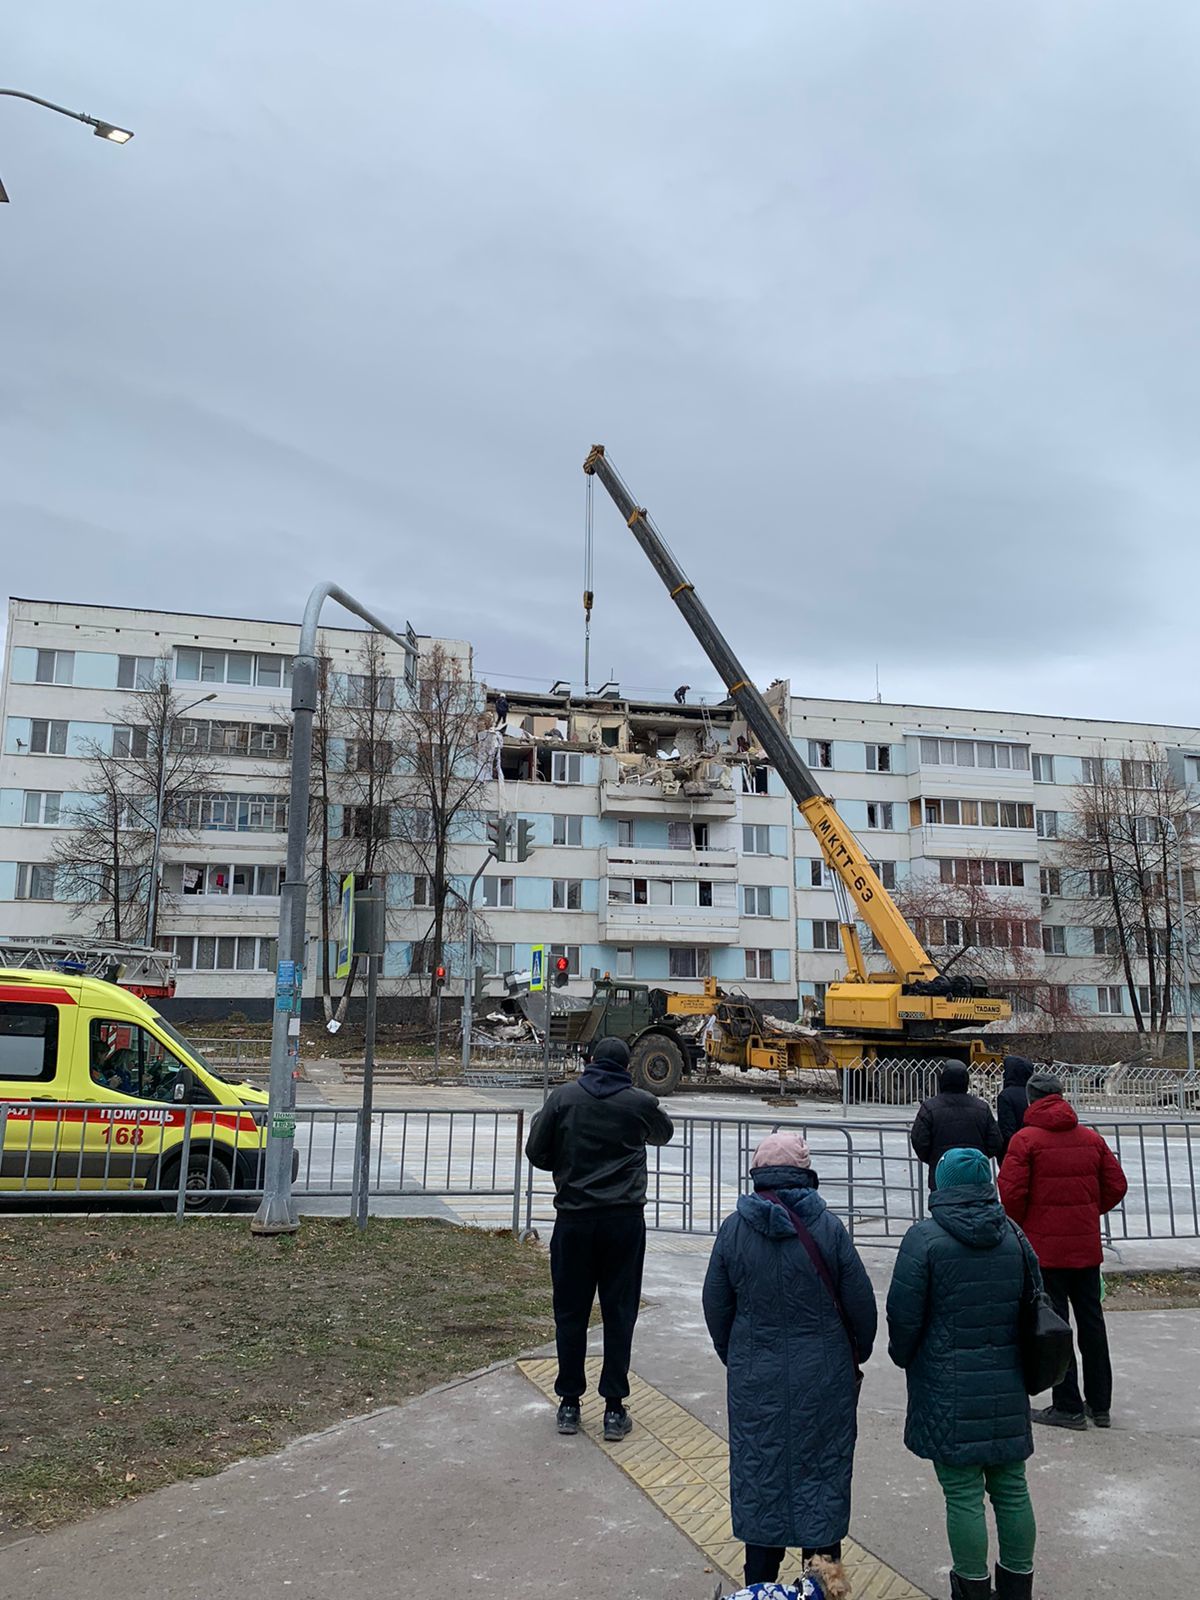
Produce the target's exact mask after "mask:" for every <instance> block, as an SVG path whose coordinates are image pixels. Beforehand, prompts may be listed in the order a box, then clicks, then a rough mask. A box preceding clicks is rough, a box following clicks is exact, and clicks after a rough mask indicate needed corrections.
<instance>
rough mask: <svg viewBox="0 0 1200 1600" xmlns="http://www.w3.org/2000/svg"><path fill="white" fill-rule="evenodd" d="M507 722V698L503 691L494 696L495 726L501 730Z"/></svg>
mask: <svg viewBox="0 0 1200 1600" xmlns="http://www.w3.org/2000/svg"><path fill="white" fill-rule="evenodd" d="M507 721H508V696H507V695H506V694H505V693H504V691H503V689H502V690H501V691H500V693H499V694H498V695H497V696H496V726H497V727H498V728H502V727H503V726H504V724H505V723H506V722H507Z"/></svg>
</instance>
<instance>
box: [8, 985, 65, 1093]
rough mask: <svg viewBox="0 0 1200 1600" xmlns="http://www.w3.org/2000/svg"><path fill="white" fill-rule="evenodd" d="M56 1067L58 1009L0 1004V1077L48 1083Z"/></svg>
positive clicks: (21, 1002) (16, 1002) (19, 1003)
mask: <svg viewBox="0 0 1200 1600" xmlns="http://www.w3.org/2000/svg"><path fill="white" fill-rule="evenodd" d="M57 1066H58V1007H57V1006H39V1005H35V1004H33V1003H32V1002H30V1001H25V1000H4V1001H0V1078H4V1079H9V1080H14V1081H15V1080H20V1081H22V1082H25V1083H49V1081H50V1080H51V1079H52V1078H53V1077H54V1074H55V1070H56V1069H57Z"/></svg>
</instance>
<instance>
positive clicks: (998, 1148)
mask: <svg viewBox="0 0 1200 1600" xmlns="http://www.w3.org/2000/svg"><path fill="white" fill-rule="evenodd" d="M970 1085H971V1076H970V1073H969V1072H968V1071H967V1066H966V1062H964V1061H947V1063H946V1065H945V1066H944V1067H943V1068H942V1070H941V1073H940V1074H939V1077H938V1092H937V1094H935V1095H931V1096H930V1098H929V1099H928V1100H925V1101H922V1103H921V1109H920V1110H919V1111H918V1112H917V1117H916V1121H915V1122H914V1123H913V1125H912V1133H911V1135H910V1139H911V1142H912V1147H913V1151H914V1153H915V1154H916V1156H917V1159H918V1160H919V1161H924V1162H925V1164H926V1165H927V1166H928V1168H929V1187H930V1188H931V1189H934V1188H936V1187H937V1185H936V1184H935V1182H934V1173H935V1172H936V1171H937V1164H938V1162H939V1161H940V1160H941V1159H942V1157H943V1156H944V1155H945V1154H946V1151H947V1150H980V1151H982V1152H983V1154H984V1155H985V1156H995V1157H996V1158H997V1160H998V1159H999V1157H1000V1155H1001V1153H1002V1151H1003V1148H1004V1141H1003V1139H1001V1137H1000V1129H999V1127H998V1126H997V1125H996V1119H995V1117H994V1116H993V1115H992V1113H991V1110H990V1108H989V1106H988V1104H987V1101H986V1100H981V1099H980V1098H979V1096H978V1095H977V1094H971V1093H970V1092H969V1091H970Z"/></svg>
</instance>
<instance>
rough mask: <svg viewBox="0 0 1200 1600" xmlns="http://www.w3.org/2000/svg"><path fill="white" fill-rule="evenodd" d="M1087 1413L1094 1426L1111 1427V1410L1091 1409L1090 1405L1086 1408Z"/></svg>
mask: <svg viewBox="0 0 1200 1600" xmlns="http://www.w3.org/2000/svg"><path fill="white" fill-rule="evenodd" d="M1087 1414H1088V1416H1089V1417H1091V1419H1092V1423H1093V1425H1094V1426H1095V1427H1097V1428H1111V1427H1112V1412H1111V1411H1093V1410H1092V1408H1091V1406H1089V1407H1088V1408H1087Z"/></svg>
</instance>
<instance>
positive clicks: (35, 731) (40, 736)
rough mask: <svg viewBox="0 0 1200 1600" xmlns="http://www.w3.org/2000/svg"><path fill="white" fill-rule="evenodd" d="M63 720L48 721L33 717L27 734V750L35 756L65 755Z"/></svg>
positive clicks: (65, 730) (66, 724)
mask: <svg viewBox="0 0 1200 1600" xmlns="http://www.w3.org/2000/svg"><path fill="white" fill-rule="evenodd" d="M68 726H69V724H68V723H65V722H49V721H46V720H45V719H44V718H42V717H34V719H33V725H32V728H31V729H30V734H29V751H30V754H31V755H35V756H65V755H66V753H67V729H68Z"/></svg>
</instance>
